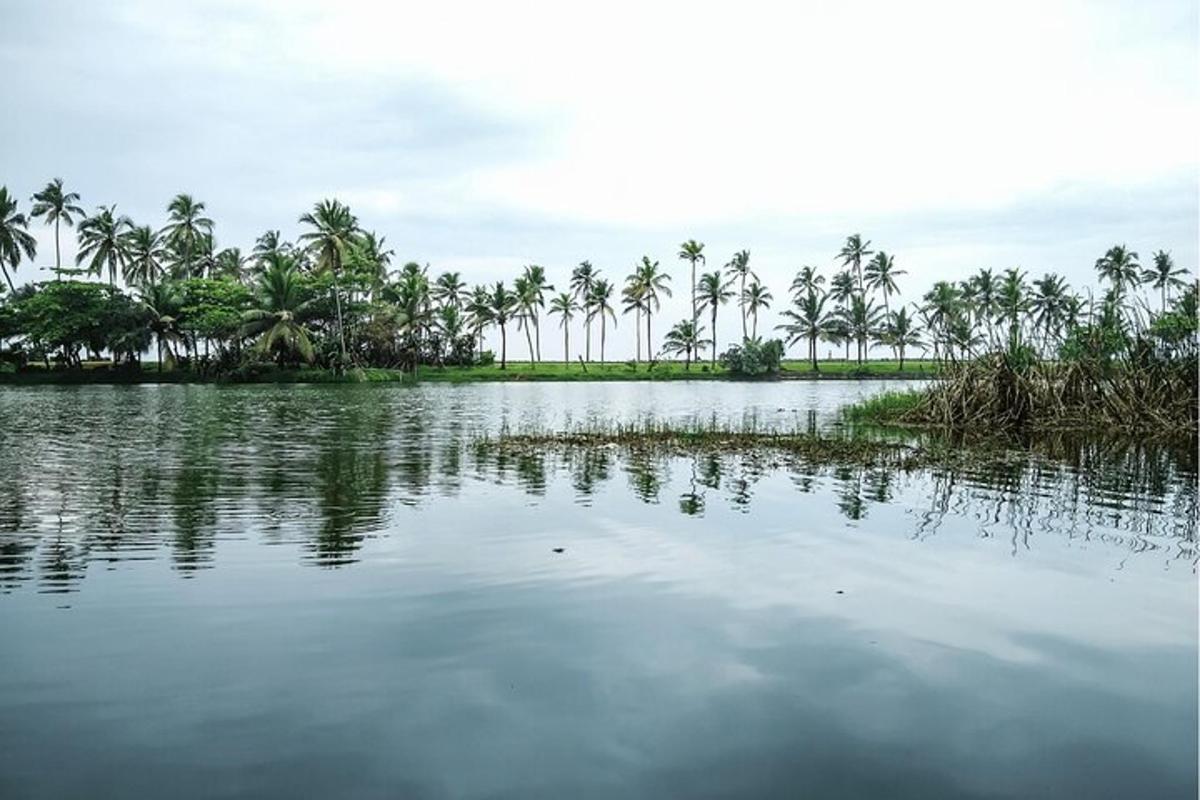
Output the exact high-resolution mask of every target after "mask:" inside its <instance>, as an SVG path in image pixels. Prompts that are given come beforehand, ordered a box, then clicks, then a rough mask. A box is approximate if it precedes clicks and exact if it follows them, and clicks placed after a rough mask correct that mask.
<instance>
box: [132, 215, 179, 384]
mask: <svg viewBox="0 0 1200 800" xmlns="http://www.w3.org/2000/svg"><path fill="white" fill-rule="evenodd" d="M135 230H138V229H135ZM146 230H148V231H150V234H151V236H153V237H154V238H155V239H158V238H159V237H158V234H156V233H155V232H154V231H152V230H150V228H149V227H147V228H146ZM141 300H142V305H143V306H144V307H145V308H146V311H147V312H148V313H149V315H150V331H151V332H152V333H153V334H154V338H155V342H156V343H157V348H158V371H159V372H162V369H163V347H164V346H165V347H166V349H167V355H168V356H169V357H170V359H171V361H175V353H174V352H173V351H172V350H171V344H172V343H175V344H178V343H179V342H180V341H181V337H180V334H179V324H178V320H179V310H180V307H181V306H182V305H183V298H182V296H180V294H179V290H178V289H177V288H176V287H175V285H174V284H172V283H170V282H167V283H144V284H142V288H141Z"/></svg>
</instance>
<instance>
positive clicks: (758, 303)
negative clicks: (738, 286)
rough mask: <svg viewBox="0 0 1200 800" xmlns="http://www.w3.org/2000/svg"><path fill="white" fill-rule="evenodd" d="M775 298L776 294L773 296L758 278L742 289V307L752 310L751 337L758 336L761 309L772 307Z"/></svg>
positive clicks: (755, 337)
mask: <svg viewBox="0 0 1200 800" xmlns="http://www.w3.org/2000/svg"><path fill="white" fill-rule="evenodd" d="M774 299H775V298H774V296H772V294H771V292H770V291H769V290H768V289H767V287H765V286H763V285H762V284H761V283H759V282H758V280H757V279H755V280H754V282H753V283H751V284H750V285H749V286H747V287H746V288H745V290H743V291H742V308H743V309H745V310H747V311H749V312H750V319H751V321H752V324H751V326H750V338H751V339H757V338H758V312H759V309H763V308H770V307H771V301H772V300H774Z"/></svg>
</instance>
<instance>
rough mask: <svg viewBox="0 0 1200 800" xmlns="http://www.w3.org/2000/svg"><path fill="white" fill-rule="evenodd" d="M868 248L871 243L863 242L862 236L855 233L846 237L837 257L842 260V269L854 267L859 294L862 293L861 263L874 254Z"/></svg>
mask: <svg viewBox="0 0 1200 800" xmlns="http://www.w3.org/2000/svg"><path fill="white" fill-rule="evenodd" d="M870 246H871V242H870V241H869V240H868V241H866V242H864V241H863V240H862V236H861V235H859V234H857V233H855V234H853V235H851V236H847V237H846V243H845V244H844V245H842V249H841V251H840V252H839V253H838V257H839V258H841V259H842V266H843V267H850V266H852V267H854V275H855V276H856V277H857V279H858V293H859V294H862V293H863V271H862V262H863V261H864V260H865V259H866V258H867V256H869V255H871V253H872V252H874V251H872V250H870V249H868V248H870Z"/></svg>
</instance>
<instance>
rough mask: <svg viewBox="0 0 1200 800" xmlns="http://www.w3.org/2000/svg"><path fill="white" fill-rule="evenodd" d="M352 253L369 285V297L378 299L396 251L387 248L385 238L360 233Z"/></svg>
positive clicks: (370, 233)
mask: <svg viewBox="0 0 1200 800" xmlns="http://www.w3.org/2000/svg"><path fill="white" fill-rule="evenodd" d="M352 252H353V253H354V255H355V259H354V260H355V263H356V265H357V267H358V269H359V270H360V271H361V272H364V273H366V276H367V278H368V280H369V282H370V284H371V296H372V297H373V298H374V297H378V295H379V292H380V291H381V290H382V289H383V286H384V284H386V283H387V280H388V267H389V266H391V264H392V258H393V256H395V255H396V251H395V250H392V249H390V248H389V247H388V246H387V237H386V236H380V235H379V234H377V233H375V231H361V232H360V233H359V234H358V236H357V237H356V238H355V242H354V248H353V250H352Z"/></svg>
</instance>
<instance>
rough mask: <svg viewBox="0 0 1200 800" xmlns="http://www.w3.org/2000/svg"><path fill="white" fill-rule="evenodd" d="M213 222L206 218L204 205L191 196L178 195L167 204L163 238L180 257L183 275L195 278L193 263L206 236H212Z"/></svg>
mask: <svg viewBox="0 0 1200 800" xmlns="http://www.w3.org/2000/svg"><path fill="white" fill-rule="evenodd" d="M212 230H213V221H212V220H211V219H209V218H208V217H206V216H204V203H201V202H198V201H196V199H195V198H193V197H192V196H191V195H190V194H177V195H175V197H173V198H171V202H170V203H168V204H167V226H166V227H165V228H163V230H162V233H163V237H164V239H165V240H166V242H167V244H169V245H170V246H171V247H173V248H175V250H176V252H178V253H179V255H180V261H181V264H182V266H183V274H184V275H186V276H188V277H193V273H192V262H193V260H194V258H195V255H196V253H197V250H198V248H199V246H201V245H202V244H203V243H202V242H201V237H202V236H204V235H205V234H208V235H210V236H211V235H212Z"/></svg>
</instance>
